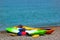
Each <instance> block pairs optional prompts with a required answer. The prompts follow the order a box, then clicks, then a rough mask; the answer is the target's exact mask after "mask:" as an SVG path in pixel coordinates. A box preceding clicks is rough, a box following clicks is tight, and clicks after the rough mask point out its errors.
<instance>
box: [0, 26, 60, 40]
mask: <svg viewBox="0 0 60 40" xmlns="http://www.w3.org/2000/svg"><path fill="white" fill-rule="evenodd" d="M0 40H60V27H56V29H55V31H54V32H53V33H52V34H50V35H44V36H40V37H38V38H33V37H29V36H14V37H13V36H10V33H6V32H0Z"/></svg>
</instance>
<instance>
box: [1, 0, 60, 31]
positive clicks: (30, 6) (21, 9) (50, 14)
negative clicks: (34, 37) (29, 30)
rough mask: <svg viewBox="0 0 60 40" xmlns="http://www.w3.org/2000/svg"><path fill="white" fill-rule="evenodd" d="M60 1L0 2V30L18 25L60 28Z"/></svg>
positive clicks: (19, 0)
mask: <svg viewBox="0 0 60 40" xmlns="http://www.w3.org/2000/svg"><path fill="white" fill-rule="evenodd" d="M59 17H60V0H0V30H4V29H5V28H7V27H13V26H16V25H20V24H21V25H26V26H31V27H43V26H45V27H46V26H59V25H60V18H59Z"/></svg>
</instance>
